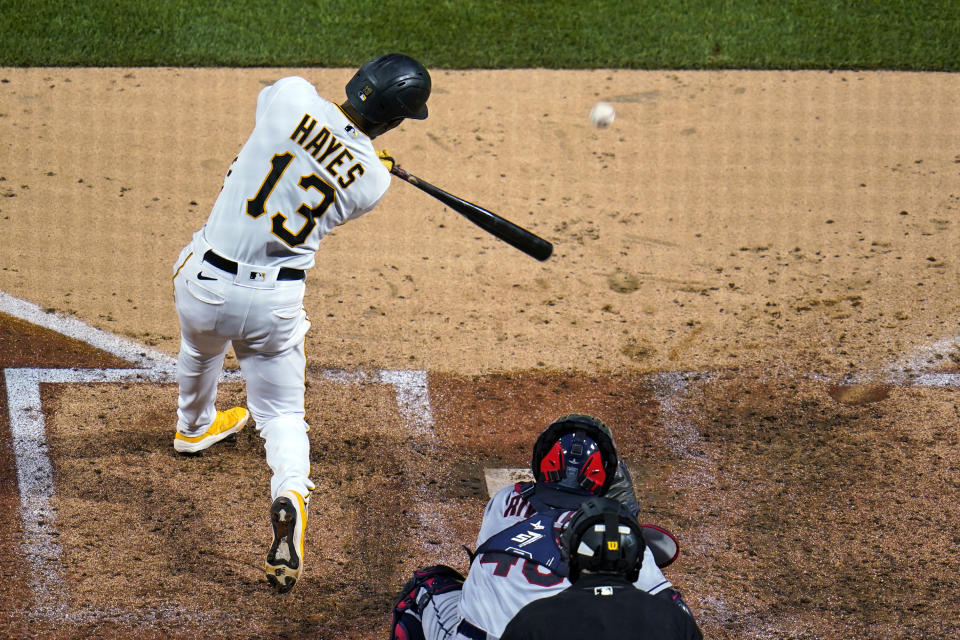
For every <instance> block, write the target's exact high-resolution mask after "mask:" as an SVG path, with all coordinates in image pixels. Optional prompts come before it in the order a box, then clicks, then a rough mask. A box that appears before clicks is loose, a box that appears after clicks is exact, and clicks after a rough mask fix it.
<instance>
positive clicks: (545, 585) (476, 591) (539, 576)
mask: <svg viewBox="0 0 960 640" xmlns="http://www.w3.org/2000/svg"><path fill="white" fill-rule="evenodd" d="M516 489H517V486H516V485H514V486H508V487H504V488H503V489H501V490H500V491H498V492H497V493H495V494H494V495H493V497H492V498H491V499H490V501H489V502H488V503H487V508H486V510H485V511H484V514H483V522H482V524H481V525H480V534H479V535H478V536H477V546H478V547H479V546H480V545H481V544H482V543H483V542H485V541H486V540H487V539H488V538H490V537H491V536H492V535H494V534H496V533H499V532H500V531H503V530H504V529H506V528H507V527H510V526H512V525H514V524H516V523H518V522H520V521H522V520H525V519H526V518H529V517H530V516H532V515H534V514H535V513H536V510H535V509H534V508H533V507H532V506H531V505H530V504H529V503H528V502H527V500H526V499H524V497H523V496H522V495H520V494H519V493H518V492H517V490H516ZM573 514H574V511H568V512H566V513H564V514H563V515H562V516H560V517H559V518H558V519H557V526H558V527H560V528H562V527H563V526H565V525H566V524H567V523H568V522H569V520H570V518H572V517H573ZM484 555H485V554H482V553H481V554H478V555H477V557H475V558H474V560H473V562H472V563H471V565H470V573H469V575H468V576H467V580H466V582H465V583H464V585H463V592H462V594H461V597H460V617H461V618H462V619H463V620H466V621H467V622H469V623H470V624H472V625H474V626H475V627H477V628H479V629H482V630H484V631H486V632H487V636H488V638H491V639H495V638H499V637H500V636H501V635H502V634H503V630H504V629H505V628H506V626H507V623H508V622H509V621H510V619H511V618H513V616H514V615H516V613H517V611H519V610H520V608H521V607H523V606H524V605H526V604H527V603H529V602H532V601H534V600H538V599H540V598H546V597H548V596H552V595H556V594H557V593H559V592H561V591H563V590H564V589H566V588H567V587H569V586H570V581H569V580H567V579H566V578H565V577H560V576H558V575H556V574H555V573H553V572H551V571H550V570H548V569H547V568H546V567H543V566H541V565H539V564H538V563H536V562H533V561H531V560H527V559H524V558H520V557H516V556H515V557H514V558H513V559H512V560H508V559H507V558H504V557H501V556H500V554H495V555H494V556H493V557H488V558H484ZM634 585H635V586H636V587H637V588H638V589H642V590H644V591H647V592H649V593H651V594H656V593H659V592H660V591H662V590H664V589H666V588H668V587H670V586H671V584H670V582H669V581H668V580H667V579H666V578H665V577H664V575H663V573H662V572H661V571H660V568H659V567H657V564H656V561H655V560H654V558H653V554H652V553H651V552H650V549H647V550H646V551H645V552H644V556H643V565H642V566H641V570H640V577H639V578H638V579H637V581H636V582H635V583H634Z"/></svg>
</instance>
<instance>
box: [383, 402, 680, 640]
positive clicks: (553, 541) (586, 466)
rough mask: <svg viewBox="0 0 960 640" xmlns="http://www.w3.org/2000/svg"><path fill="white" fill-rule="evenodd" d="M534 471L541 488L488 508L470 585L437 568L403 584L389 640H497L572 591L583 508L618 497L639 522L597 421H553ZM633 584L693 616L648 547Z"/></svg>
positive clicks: (512, 490) (507, 494) (623, 473)
mask: <svg viewBox="0 0 960 640" xmlns="http://www.w3.org/2000/svg"><path fill="white" fill-rule="evenodd" d="M531 467H532V471H533V473H534V476H535V477H536V479H537V481H536V483H518V484H516V485H513V486H508V487H504V488H503V489H501V490H499V491H498V492H497V493H496V494H494V495H493V497H492V498H491V499H490V501H489V502H488V503H487V507H486V510H485V511H484V514H483V521H482V523H481V525H480V532H479V534H478V536H477V549H476V552H475V554H474V556H473V558H472V560H471V564H470V572H469V574H468V576H467V577H466V579H463V578H462V577H460V576H459V574H456V572H454V571H453V569H450V568H449V567H445V566H443V565H440V566H437V567H431V568H429V569H427V570H425V571H423V572H418V574H416V575H415V576H414V578H413V579H411V580H410V581H409V582H408V583H407V584H406V585H404V587H403V588H402V589H401V593H400V596H399V597H398V600H397V603H396V605H395V613H394V624H393V629H392V635H391V639H392V640H413V639H414V638H425V639H426V640H467V639H471V640H497V638H499V637H500V635H501V634H502V633H503V630H504V628H505V627H506V626H507V623H508V622H509V621H510V620H511V618H513V616H514V615H515V614H516V613H517V612H518V611H519V610H520V609H521V608H522V607H523V606H525V605H526V604H528V603H530V602H532V601H534V600H538V599H540V598H546V597H548V596H553V595H556V594H557V593H559V592H561V591H563V590H564V589H566V588H567V587H569V586H570V581H569V580H568V579H567V566H566V562H565V560H564V558H563V556H562V553H561V551H560V545H559V535H560V533H561V532H562V531H563V530H564V528H565V527H566V526H567V524H568V522H569V520H570V518H571V517H572V516H573V514H574V513H575V511H576V509H577V508H579V506H580V505H581V503H582V502H583V501H585V500H587V499H588V498H590V497H591V496H595V495H605V496H608V497H611V498H613V497H616V499H617V500H618V501H619V502H621V503H623V504H624V505H625V507H626V508H628V509H629V511H630V512H631V513H633V514H634V516H635V515H636V512H637V503H636V497H635V494H634V490H633V484H632V480H631V479H630V475H629V472H628V471H627V470H626V467H625V466H624V465H623V464H622V463H621V462H620V461H619V460H618V458H617V454H616V447H615V445H614V443H613V439H612V437H611V435H610V431H609V429H608V428H607V426H606V425H604V424H603V423H602V422H601V421H599V420H597V419H595V418H592V417H590V416H583V415H579V414H572V415H569V416H564V417H563V418H560V419H558V420H556V421H554V422H553V423H552V424H551V425H550V426H549V427H547V429H546V430H545V431H544V432H543V433H542V434H541V435H540V437H539V438H538V439H537V442H536V444H535V445H534V449H533V456H532V463H531ZM634 586H635V587H637V588H638V589H641V590H643V591H646V592H647V593H649V594H651V595H656V594H663V595H662V597H664V598H667V599H670V600H671V601H673V602H674V603H676V604H677V605H678V606H680V607H681V608H683V609H684V610H685V611H688V610H687V609H686V605H685V604H683V602H682V600H680V598H679V594H677V592H676V591H674V590H673V589H672V585H671V584H670V582H669V581H668V580H667V579H666V578H665V577H664V575H663V572H662V571H661V570H660V567H659V566H658V565H657V560H656V558H654V555H653V553H652V551H651V549H650V548H649V547H647V548H646V549H645V551H644V559H643V564H642V568H641V570H640V573H639V576H638V577H637V579H636V581H635V582H634Z"/></svg>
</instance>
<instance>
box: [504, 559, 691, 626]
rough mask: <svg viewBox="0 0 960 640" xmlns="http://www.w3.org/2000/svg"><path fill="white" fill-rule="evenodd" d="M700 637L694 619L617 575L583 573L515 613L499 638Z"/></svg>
mask: <svg viewBox="0 0 960 640" xmlns="http://www.w3.org/2000/svg"><path fill="white" fill-rule="evenodd" d="M583 638H590V639H591V640H626V639H628V638H637V639H643V640H702V639H703V636H702V635H701V633H700V629H699V628H697V625H696V623H695V622H694V621H693V619H692V618H691V617H690V616H688V615H687V614H686V613H684V612H683V610H681V609H680V607H678V606H677V605H675V604H673V603H672V602H670V601H669V600H667V599H665V598H656V597H654V596H651V595H650V594H649V593H647V592H646V591H641V590H640V589H637V588H636V587H634V586H633V585H632V584H630V583H629V582H627V580H626V578H623V577H621V576H616V575H606V574H604V575H600V574H582V575H581V576H580V578H579V579H578V580H577V582H576V583H575V584H573V585H572V586H570V587H568V588H567V589H565V590H563V591H561V592H560V593H558V594H557V595H555V596H550V597H549V598H542V599H540V600H534V601H533V602H531V603H529V604H527V605H526V606H525V607H523V608H522V609H520V611H518V612H517V615H516V616H514V617H513V619H512V620H511V621H510V624H508V625H507V628H506V629H504V631H503V635H502V636H500V640H583Z"/></svg>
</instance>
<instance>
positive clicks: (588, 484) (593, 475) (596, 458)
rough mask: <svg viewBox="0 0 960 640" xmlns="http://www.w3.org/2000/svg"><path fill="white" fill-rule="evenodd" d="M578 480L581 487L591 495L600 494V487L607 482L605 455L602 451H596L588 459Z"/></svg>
mask: <svg viewBox="0 0 960 640" xmlns="http://www.w3.org/2000/svg"><path fill="white" fill-rule="evenodd" d="M577 480H578V482H579V483H580V486H581V487H583V488H584V489H586V490H587V491H589V492H590V493H598V492H599V490H600V487H602V486H603V485H604V483H606V481H607V471H606V469H604V468H603V454H602V453H601V452H600V451H594V452H593V454H591V456H590V457H589V458H587V461H586V462H585V463H584V465H583V468H582V469H580V477H579V478H578V479H577Z"/></svg>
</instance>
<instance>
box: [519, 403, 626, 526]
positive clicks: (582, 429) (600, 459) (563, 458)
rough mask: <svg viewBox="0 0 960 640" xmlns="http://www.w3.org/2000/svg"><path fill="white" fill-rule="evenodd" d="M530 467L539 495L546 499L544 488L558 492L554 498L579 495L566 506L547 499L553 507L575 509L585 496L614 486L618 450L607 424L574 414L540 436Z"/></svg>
mask: <svg viewBox="0 0 960 640" xmlns="http://www.w3.org/2000/svg"><path fill="white" fill-rule="evenodd" d="M530 466H531V470H532V471H533V476H534V478H535V479H536V482H537V494H538V495H545V493H544V492H543V491H542V490H541V489H542V488H553V489H556V490H557V491H555V492H553V493H554V495H556V493H557V492H561V493H570V494H574V495H579V496H580V497H579V498H578V499H576V500H575V501H574V502H569V501H567V502H565V503H564V504H554V503H555V502H557V501H556V500H554V501H553V502H551V500H550V499H549V498H545V499H546V500H547V502H548V503H551V504H552V505H553V506H556V507H568V506H569V507H570V508H574V509H575V508H576V507H578V506H579V504H580V501H581V500H582V499H583V497H584V496H591V495H602V494H603V493H605V492H606V490H607V489H608V488H609V487H610V485H611V484H612V483H613V479H614V475H615V474H616V472H617V450H616V447H615V446H614V444H613V438H612V437H611V435H610V429H608V428H607V426H606V425H605V424H603V423H602V422H600V421H599V420H597V419H596V418H593V417H590V416H585V415H580V414H576V413H575V414H571V415H568V416H564V417H562V418H559V419H557V420H555V421H554V422H553V423H552V424H551V425H550V426H549V427H547V428H546V429H545V430H544V432H543V433H541V434H540V437H539V438H537V441H536V443H535V444H534V445H533V458H532V460H531V463H530Z"/></svg>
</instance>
